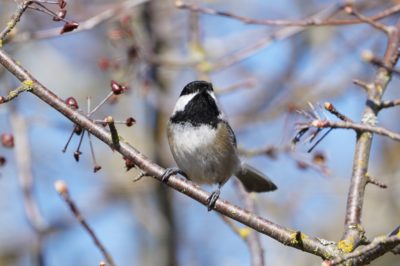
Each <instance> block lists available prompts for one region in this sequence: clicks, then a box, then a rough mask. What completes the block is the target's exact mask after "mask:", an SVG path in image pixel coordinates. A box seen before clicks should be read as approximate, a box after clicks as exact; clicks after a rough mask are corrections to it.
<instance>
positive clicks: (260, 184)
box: [162, 81, 277, 210]
mask: <svg viewBox="0 0 400 266" xmlns="http://www.w3.org/2000/svg"><path fill="white" fill-rule="evenodd" d="M167 135H168V142H169V146H170V148H171V152H172V155H173V156H174V159H175V162H176V164H177V165H178V167H179V168H168V169H167V170H166V171H165V173H164V174H163V176H162V179H163V181H166V180H167V179H168V177H169V176H171V175H172V174H176V173H180V174H182V175H184V176H185V177H187V178H188V179H190V180H192V181H194V182H196V183H198V184H215V183H217V184H218V189H217V190H215V191H214V192H213V193H212V194H211V196H210V197H209V198H208V210H211V209H212V208H213V207H214V205H215V202H216V200H217V199H218V197H219V194H220V188H221V187H222V186H223V185H224V184H225V182H226V181H228V179H229V178H230V177H231V176H232V175H235V176H236V177H237V178H239V180H240V181H241V182H242V183H243V185H244V187H245V189H246V190H247V191H248V192H265V191H273V190H275V189H277V187H276V185H275V184H274V183H273V182H272V181H271V180H270V179H269V178H268V177H266V176H265V175H263V174H262V173H260V172H259V171H257V170H256V169H254V168H252V167H250V166H249V165H247V164H244V163H242V162H241V161H240V159H239V156H238V153H237V148H236V137H235V134H234V132H233V130H232V128H231V127H230V126H229V124H228V122H227V121H226V120H225V118H224V114H223V113H222V112H221V111H220V109H219V108H218V105H217V99H216V97H215V95H214V92H213V87H212V84H211V83H209V82H206V81H193V82H190V83H189V84H187V85H186V86H185V87H184V88H183V90H182V93H181V95H180V96H179V99H178V101H177V102H176V105H175V109H174V111H173V113H172V116H171V117H170V119H169V123H168V128H167Z"/></svg>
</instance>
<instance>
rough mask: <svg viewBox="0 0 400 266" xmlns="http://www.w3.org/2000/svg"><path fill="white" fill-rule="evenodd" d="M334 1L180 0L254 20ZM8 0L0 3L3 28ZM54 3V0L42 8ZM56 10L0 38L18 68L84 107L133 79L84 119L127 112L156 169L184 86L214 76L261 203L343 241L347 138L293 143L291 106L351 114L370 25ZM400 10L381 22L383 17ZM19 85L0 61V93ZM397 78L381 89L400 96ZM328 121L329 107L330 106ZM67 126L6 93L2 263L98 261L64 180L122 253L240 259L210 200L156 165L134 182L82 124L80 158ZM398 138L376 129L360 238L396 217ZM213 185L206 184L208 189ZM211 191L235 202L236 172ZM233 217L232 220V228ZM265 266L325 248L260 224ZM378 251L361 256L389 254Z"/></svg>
mask: <svg viewBox="0 0 400 266" xmlns="http://www.w3.org/2000/svg"><path fill="white" fill-rule="evenodd" d="M339 2H340V1H326V0H307V1H300V0H285V1H261V0H248V1H239V0H231V1H218V0H214V1H212V0H209V1H189V0H188V2H185V3H188V4H196V5H200V6H202V7H208V8H212V9H215V10H221V11H227V12H231V13H234V14H237V15H241V16H245V17H250V18H255V19H288V20H296V19H303V18H307V17H311V16H316V17H317V18H319V19H326V18H330V15H333V18H335V19H352V18H353V17H351V16H350V15H348V14H345V13H344V12H343V11H337V10H336V11H337V12H333V11H334V10H335V8H336V7H337V4H338V3H339ZM17 3H18V1H7V0H3V1H0V25H3V27H5V25H6V24H7V22H8V21H9V19H10V17H11V16H12V14H13V13H14V12H15V10H16V7H17ZM399 4H400V3H399V1H395V0H392V1H388V0H386V1H377V0H370V1H355V8H356V9H357V10H358V11H359V12H361V13H362V14H364V15H368V16H371V15H374V14H377V13H379V12H382V11H383V10H386V9H388V8H390V7H392V6H394V5H399ZM45 6H46V7H47V8H49V9H50V10H53V11H54V12H57V11H58V9H59V8H58V6H57V5H53V4H45ZM65 8H66V10H67V16H66V18H67V19H69V20H73V21H76V22H78V23H79V24H80V26H79V28H78V29H77V30H76V31H74V32H71V33H65V34H64V35H59V34H58V33H59V31H60V29H61V28H62V26H63V24H64V23H63V22H54V21H53V20H52V17H51V16H49V15H48V14H45V13H43V12H39V11H37V10H32V9H28V10H27V11H26V12H25V14H24V15H23V17H22V20H21V22H20V23H19V24H18V25H17V27H16V30H14V31H13V32H12V33H11V36H10V38H9V39H8V41H7V42H6V43H5V44H4V49H5V50H6V51H7V52H9V53H11V54H12V55H13V57H14V58H15V59H17V60H18V61H19V62H20V63H21V64H22V65H23V66H24V67H26V68H27V69H28V70H29V71H31V73H32V74H33V75H34V76H35V77H36V78H37V79H38V80H39V81H40V82H41V83H42V84H44V85H45V86H47V87H48V88H50V89H51V90H52V91H53V92H54V93H55V94H57V95H58V96H60V97H62V98H64V99H66V98H68V97H71V96H72V97H74V98H75V99H76V100H77V102H78V104H79V108H80V109H81V110H82V111H84V112H86V111H87V98H88V97H90V98H91V106H92V107H93V106H95V105H96V104H97V103H99V102H100V101H101V100H102V99H104V98H105V96H106V95H107V94H108V93H109V91H110V82H111V80H115V81H117V82H119V83H120V84H124V85H125V86H127V87H128V88H129V89H128V91H127V93H125V94H124V95H121V96H119V97H118V98H116V97H115V98H112V99H111V100H109V101H108V102H107V103H106V104H105V105H104V106H102V107H101V108H100V109H99V110H98V111H97V112H96V113H95V114H94V115H93V117H94V118H96V119H103V118H104V117H106V116H108V115H112V116H113V117H114V118H115V119H116V120H123V121H124V120H125V119H126V118H127V117H130V116H132V117H134V118H135V120H136V124H135V125H134V126H132V127H126V126H124V125H119V126H118V131H119V134H120V135H122V136H123V137H124V139H126V140H127V141H128V142H129V143H131V144H132V145H133V146H134V147H136V148H137V149H138V150H140V151H141V152H142V153H144V154H145V155H147V156H149V157H150V158H151V159H152V160H154V161H155V162H157V163H159V164H160V165H162V166H164V167H169V166H174V162H173V160H172V156H171V154H170V151H169V148H168V145H167V143H166V136H165V135H166V134H165V126H166V123H167V119H168V117H169V114H170V113H171V111H172V108H173V106H174V103H175V101H176V100H177V98H178V96H179V93H180V91H181V89H182V88H183V86H184V85H185V84H186V83H188V82H190V81H192V80H195V79H207V80H210V81H211V82H212V83H213V84H214V87H215V89H216V91H217V95H218V99H219V101H220V104H221V106H222V108H223V110H224V111H225V113H226V115H227V117H228V119H229V121H230V123H231V125H232V127H233V129H234V130H235V132H236V136H237V139H238V145H239V147H240V150H241V152H242V154H243V158H244V160H245V161H247V162H248V163H249V164H251V165H253V166H255V167H256V168H258V169H260V170H261V171H262V172H264V173H266V174H267V175H269V176H270V177H271V178H272V179H273V180H274V182H275V183H276V184H277V185H278V187H279V189H278V190H277V191H275V192H273V193H266V194H259V195H252V197H253V198H254V200H255V201H256V206H257V209H258V213H259V214H260V215H261V216H263V217H266V218H267V219H269V220H272V221H274V222H276V223H278V224H280V225H283V226H286V227H290V228H293V229H295V230H301V231H303V232H304V233H306V234H309V235H313V236H318V237H321V238H325V239H329V240H333V241H339V240H340V238H341V236H342V233H343V230H344V226H343V224H344V214H345V207H346V198H347V192H348V187H349V180H350V177H351V171H352V159H353V152H354V145H355V134H354V133H353V132H352V131H346V130H334V131H332V132H331V133H330V134H329V135H328V136H327V137H326V138H325V139H324V140H323V141H322V142H321V143H320V144H319V145H318V146H317V147H316V148H315V149H314V150H313V152H311V153H307V150H308V149H309V148H310V147H311V145H312V144H310V143H300V144H298V145H297V146H296V147H292V146H291V140H292V138H293V137H294V135H295V132H296V123H298V122H301V121H303V120H304V119H303V118H302V117H301V116H299V115H298V114H297V113H296V112H295V111H296V110H309V109H310V107H309V105H308V103H309V102H310V103H312V104H313V105H314V106H316V108H317V109H318V105H319V104H323V103H324V102H326V101H329V102H332V103H333V104H334V105H335V106H336V108H337V109H338V110H339V111H341V112H342V113H344V114H346V115H347V116H348V117H350V118H351V119H353V120H355V121H360V119H361V115H362V110H363V107H364V105H365V99H366V96H365V92H364V91H363V90H362V89H360V87H357V86H356V85H354V84H353V83H352V80H353V79H359V80H363V81H366V82H368V81H371V80H373V78H374V74H375V72H376V69H375V68H374V67H373V66H372V65H370V64H368V63H366V62H364V61H363V60H362V58H361V56H360V54H361V53H362V52H363V51H365V50H368V51H371V52H373V53H374V54H375V55H376V56H378V57H382V56H383V53H384V51H385V47H386V37H385V35H384V34H382V33H381V32H378V31H376V30H375V29H373V28H371V27H370V26H368V25H365V24H356V25H346V26H324V27H303V28H302V27H277V26H265V25H251V24H245V23H243V22H240V21H238V20H234V19H231V18H228V17H221V16H212V15H206V14H200V13H195V12H190V11H189V10H185V9H179V8H176V7H175V3H174V1H162V0H153V1H145V0H142V1H139V0H136V1H132V0H128V1H103V0H98V1H86V0H75V1H72V0H70V1H67V6H66V7H65ZM398 19H399V15H398V14H394V15H392V16H390V17H387V18H385V19H384V20H382V22H384V23H386V24H389V25H393V24H394V23H395V22H396V21H397V20H398ZM18 85H19V83H18V82H17V80H16V79H15V78H14V77H12V76H11V75H10V74H9V73H7V72H6V71H5V69H4V68H2V67H0V95H7V93H8V91H9V90H11V89H13V88H16V87H17V86H18ZM398 86H399V82H398V78H396V77H394V78H393V80H392V81H391V83H390V86H389V88H388V90H387V92H386V94H385V99H396V98H399V97H400V92H399V90H398V89H397V87H398ZM328 117H329V118H331V119H333V120H334V119H335V118H334V117H331V116H328ZM398 118H399V110H398V108H392V109H388V110H384V111H382V112H381V113H380V116H379V125H381V126H384V127H387V128H389V129H391V130H393V131H400V125H399V123H398ZM72 128H73V125H72V123H71V122H70V121H68V120H67V119H66V118H64V117H63V116H62V115H60V114H59V113H58V112H56V111H54V110H53V109H52V108H50V107H49V106H47V105H46V104H44V103H43V102H41V101H40V100H38V99H37V98H36V97H34V96H33V95H31V94H29V93H23V94H21V95H20V96H19V97H18V98H17V99H16V100H14V101H12V102H10V103H7V104H2V105H0V134H13V136H14V140H15V147H14V148H7V147H4V145H3V146H0V156H1V157H2V158H4V159H5V163H4V164H3V165H2V166H0V191H1V193H0V213H1V215H0V265H2V266H3V265H4V266H6V265H7V266H8V265H60V266H62V265H98V264H99V262H100V261H101V260H103V257H102V254H101V253H100V252H99V250H98V249H97V247H96V246H95V245H94V244H93V242H92V240H91V238H90V237H89V235H88V234H87V232H86V231H84V230H83V228H82V227H81V225H80V224H79V223H78V222H77V221H76V219H75V217H74V216H73V215H72V213H71V212H70V210H69V208H68V207H67V205H66V204H65V202H64V201H63V200H62V199H61V198H60V196H59V195H58V194H57V192H56V191H55V189H54V186H53V184H54V182H55V181H56V180H58V179H62V180H64V181H65V182H66V183H67V184H68V187H69V191H70V194H71V197H72V198H73V200H74V201H75V202H76V204H77V205H78V207H79V208H80V210H81V212H82V214H83V215H84V217H85V218H86V219H87V222H88V223H89V224H90V225H91V226H92V227H93V229H94V231H95V232H96V234H97V236H98V237H99V239H100V240H101V241H102V242H103V243H104V245H105V247H106V248H107V250H108V251H109V252H110V254H111V255H112V256H113V258H114V260H115V262H116V264H117V265H250V253H249V250H248V247H247V244H246V242H245V241H243V239H241V238H240V237H239V236H238V235H237V234H236V233H235V232H234V231H233V230H232V229H231V227H230V226H228V225H227V223H226V222H225V221H224V220H223V219H221V217H220V216H219V215H218V214H217V213H216V212H207V210H206V207H204V206H203V205H200V204H199V203H197V202H195V201H193V200H191V199H190V198H188V197H186V196H184V195H182V194H180V193H178V192H176V191H174V190H172V189H169V188H168V187H167V186H165V185H163V184H160V183H159V182H158V181H155V180H153V178H151V177H143V178H142V179H141V180H139V181H137V182H133V179H135V178H136V177H137V176H138V174H139V171H137V170H136V169H131V170H130V171H128V172H127V171H126V169H125V165H124V160H123V159H122V158H121V156H120V155H119V154H117V153H113V152H112V151H111V150H110V149H109V148H108V147H107V146H105V145H104V144H103V143H101V142H100V141H98V140H96V139H95V138H92V141H93V146H94V152H95V155H96V160H97V163H98V165H100V166H101V167H102V169H101V170H100V171H98V172H96V173H94V172H93V167H94V164H93V161H92V157H91V155H90V147H89V141H88V138H87V136H84V139H83V142H82V147H81V151H82V155H81V156H80V160H79V162H76V161H75V159H74V156H73V154H74V151H75V150H76V149H77V146H78V143H79V136H77V135H74V136H73V138H72V141H71V143H70V145H69V147H68V149H67V151H66V152H65V153H63V152H62V150H63V148H64V145H65V143H66V142H67V139H68V137H69V135H70V134H71V130H72ZM399 156H400V145H399V144H398V143H396V142H394V141H391V140H389V139H386V138H383V137H380V136H376V137H374V142H373V146H372V155H371V159H370V162H371V163H370V169H369V174H370V175H371V176H373V177H375V178H378V179H379V180H380V181H382V182H384V183H386V184H387V185H388V188H387V189H386V190H382V189H380V188H378V187H376V186H372V185H370V186H368V187H367V190H366V197H365V205H364V210H363V226H364V228H365V230H366V234H367V237H371V238H372V237H374V236H377V235H382V234H386V233H388V232H390V231H391V230H392V229H393V228H395V227H396V226H397V225H398V224H399V219H398V217H399V215H400V202H399V200H398V195H399V193H400V184H399V183H400V182H398V175H399V173H398V171H399V168H398V161H399ZM204 188H205V189H207V190H208V191H212V190H213V189H214V187H204ZM221 197H222V198H223V199H226V200H229V201H231V202H233V203H235V204H238V205H240V206H243V202H242V201H241V197H240V196H239V195H238V191H237V189H236V187H235V182H234V179H231V180H230V181H229V182H228V183H227V184H226V185H225V186H224V188H223V189H222V194H221ZM236 226H238V227H241V225H239V224H236ZM260 239H261V243H262V246H263V248H264V251H265V252H264V253H265V254H264V255H265V260H266V265H320V263H321V259H320V258H318V257H315V256H313V255H310V254H307V253H303V252H301V251H299V250H296V249H293V248H289V247H286V246H284V245H282V244H280V243H278V242H276V241H275V240H273V239H270V238H269V237H267V236H263V235H261V236H260ZM398 262H399V259H398V257H395V256H394V255H392V254H390V253H388V254H386V255H385V256H383V257H381V258H380V259H378V260H376V261H375V262H373V263H372V264H371V265H398Z"/></svg>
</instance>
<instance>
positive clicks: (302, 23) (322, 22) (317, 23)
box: [175, 0, 400, 27]
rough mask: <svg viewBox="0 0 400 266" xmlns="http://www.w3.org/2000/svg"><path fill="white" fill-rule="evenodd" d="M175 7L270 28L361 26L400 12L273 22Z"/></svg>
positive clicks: (190, 6)
mask: <svg viewBox="0 0 400 266" xmlns="http://www.w3.org/2000/svg"><path fill="white" fill-rule="evenodd" d="M175 6H176V7H177V8H181V9H188V10H190V11H192V12H199V13H203V14H207V15H213V16H221V17H227V18H231V19H235V20H239V21H241V22H243V23H245V24H258V25H268V26H301V27H306V26H333V25H337V26H339V25H351V24H359V23H364V22H365V19H368V21H376V20H380V19H382V18H385V17H388V16H391V15H393V14H396V13H398V12H399V11H400V5H394V6H392V7H390V8H388V9H386V10H384V11H381V12H379V13H378V14H376V15H374V16H371V17H363V18H364V20H362V19H343V20H334V19H327V20H318V19H307V18H306V19H300V20H272V19H253V18H249V17H244V16H240V15H236V14H234V13H231V12H226V11H219V10H215V9H212V8H206V7H201V6H198V5H196V4H187V3H184V2H183V1H181V0H177V1H175ZM335 6H336V9H337V10H341V9H342V8H343V6H341V5H335Z"/></svg>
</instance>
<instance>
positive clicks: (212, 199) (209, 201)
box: [207, 183, 222, 211]
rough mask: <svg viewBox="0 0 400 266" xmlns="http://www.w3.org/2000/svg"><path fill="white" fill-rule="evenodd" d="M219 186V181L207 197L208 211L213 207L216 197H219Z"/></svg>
mask: <svg viewBox="0 0 400 266" xmlns="http://www.w3.org/2000/svg"><path fill="white" fill-rule="evenodd" d="M221 186H222V184H221V183H219V184H218V188H217V189H216V190H215V191H214V192H213V193H211V195H210V196H209V197H208V199H207V210H208V211H211V210H212V209H214V207H215V202H216V201H217V199H218V198H219V194H220V193H221Z"/></svg>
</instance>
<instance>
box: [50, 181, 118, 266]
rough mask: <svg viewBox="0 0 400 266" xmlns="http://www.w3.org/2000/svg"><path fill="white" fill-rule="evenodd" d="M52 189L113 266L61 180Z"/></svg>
mask: <svg viewBox="0 0 400 266" xmlns="http://www.w3.org/2000/svg"><path fill="white" fill-rule="evenodd" d="M54 187H55V189H56V191H57V192H58V193H59V194H60V196H61V197H62V198H63V200H64V201H65V203H67V205H68V207H69V209H70V210H71V212H72V213H73V214H74V216H75V218H76V219H77V220H78V222H79V223H80V224H81V225H82V226H83V228H84V229H85V230H86V231H87V232H88V234H89V235H90V237H91V238H92V239H93V242H94V243H95V245H96V246H97V247H98V248H99V250H100V252H101V253H102V254H103V256H104V258H105V259H106V261H107V262H108V264H109V265H110V266H115V263H114V260H113V258H112V257H111V255H110V253H108V251H107V250H106V248H105V247H104V245H103V244H102V243H101V242H100V240H99V238H98V237H97V236H96V233H95V232H94V231H93V229H92V228H91V227H90V225H89V224H88V223H87V222H86V220H85V218H84V217H83V216H82V214H81V212H80V211H79V209H78V207H77V206H76V204H75V202H74V201H73V200H72V198H71V196H70V194H69V191H68V187H67V184H66V183H65V182H64V181H62V180H57V181H56V182H55V183H54Z"/></svg>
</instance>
